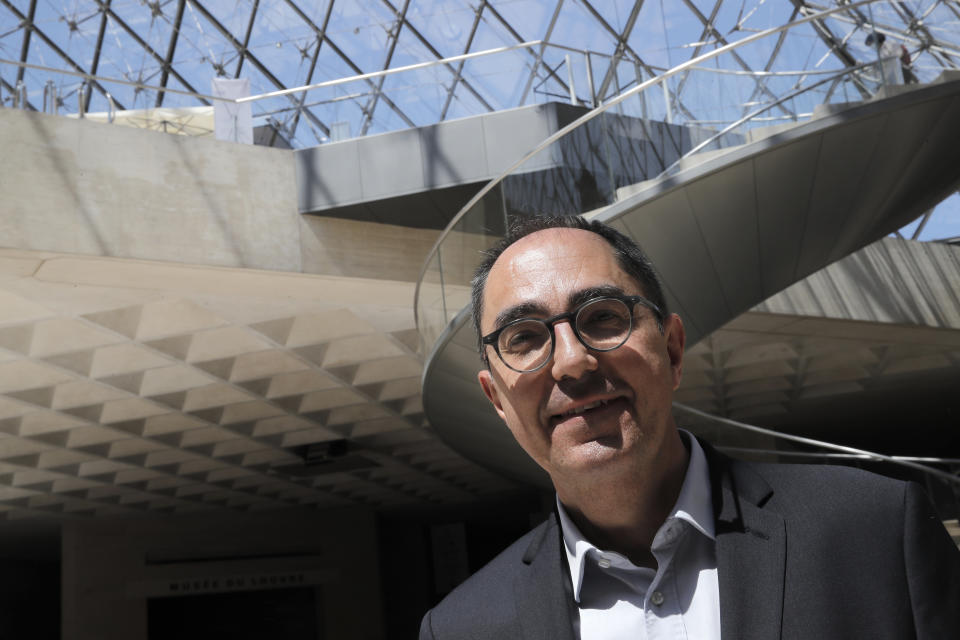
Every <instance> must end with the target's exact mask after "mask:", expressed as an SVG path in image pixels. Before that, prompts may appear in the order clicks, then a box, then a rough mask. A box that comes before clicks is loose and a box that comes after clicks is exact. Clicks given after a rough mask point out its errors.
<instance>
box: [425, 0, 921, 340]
mask: <svg viewBox="0 0 960 640" xmlns="http://www.w3.org/2000/svg"><path fill="white" fill-rule="evenodd" d="M879 1H880V0H863V1H861V2H855V3H850V4H846V5H843V6H842V7H837V8H834V9H829V10H824V11H820V12H818V13H815V14H811V15H808V16H805V17H803V18H801V19H798V20H796V21H793V22H791V23H789V24H785V25H781V26H777V27H773V28H770V29H766V30H764V31H760V32H757V33H754V34H752V35H750V36H747V37H745V38H743V39H741V40H739V41H736V42H732V43H730V44H727V45H725V46H722V47H719V48H717V49H715V50H713V51H710V52H708V53H705V54H703V55H700V56H698V57H695V58H693V59H691V60H689V61H687V62H685V63H683V64H680V65H677V66H675V67H673V68H672V69H669V70H666V71H664V72H662V73H660V74H659V75H657V76H654V77H650V78H646V79H643V80H642V81H639V82H638V83H637V84H636V85H635V86H633V87H632V88H630V89H628V90H626V91H624V92H622V93H620V94H619V95H617V96H616V97H614V98H612V99H610V100H608V101H607V102H605V103H603V104H602V105H600V106H599V107H597V108H595V109H593V110H591V111H590V112H588V113H586V114H584V115H583V116H581V117H580V118H578V119H576V120H575V121H573V122H571V123H569V124H568V125H566V126H564V127H562V128H561V129H559V130H558V131H556V132H555V133H554V134H553V135H551V136H549V137H548V138H547V139H545V140H544V141H543V142H542V143H540V144H539V145H538V146H537V147H536V148H534V149H532V150H531V151H530V152H529V153H528V154H526V155H525V156H524V157H523V158H520V159H519V160H518V161H517V162H516V163H514V164H513V165H511V166H510V167H509V168H508V169H507V170H506V171H504V172H503V173H502V174H501V175H500V176H499V177H498V178H496V179H494V180H492V181H491V182H489V183H488V184H487V185H485V186H484V187H483V188H482V189H481V190H480V191H479V192H478V193H477V194H476V195H475V196H474V197H473V198H472V199H471V200H470V201H469V202H468V203H467V204H466V206H464V207H463V208H462V209H461V210H460V211H459V212H458V213H457V214H456V215H455V216H454V218H453V219H452V221H451V222H450V224H449V225H448V226H447V227H446V228H445V229H444V231H443V232H442V233H441V234H440V236H439V238H438V239H437V241H436V243H435V244H434V246H433V248H432V249H431V251H430V253H429V254H428V256H427V259H426V261H425V263H424V266H423V268H422V270H421V275H420V278H419V280H418V283H417V289H416V292H415V297H414V314H415V318H416V323H417V328H418V330H419V332H420V336H421V340H422V347H423V349H424V351H425V352H428V351H429V350H430V349H431V348H432V346H433V345H434V343H435V342H436V340H437V339H438V338H439V336H440V335H441V334H442V332H443V331H444V329H445V328H446V327H447V325H448V323H449V322H450V321H451V320H452V319H453V317H454V316H455V315H456V313H457V312H458V311H459V310H460V309H462V308H463V307H464V306H465V305H466V304H467V302H468V300H469V284H470V278H471V276H472V273H473V269H474V268H475V267H476V265H477V264H478V263H479V261H480V258H481V252H482V251H483V250H484V249H486V248H487V247H489V246H491V245H492V244H493V243H495V242H496V241H497V240H498V239H499V238H501V237H502V236H503V234H504V230H505V229H506V228H507V227H508V226H509V224H510V221H511V219H512V218H514V217H522V216H528V215H536V214H548V213H549V214H561V215H568V214H569V215H575V214H582V215H587V216H590V215H594V214H596V213H599V211H601V210H602V209H603V208H605V207H607V206H609V205H610V204H612V203H614V202H616V201H617V200H619V199H622V198H624V197H626V196H627V195H628V194H629V193H631V192H633V191H635V190H636V189H637V185H642V184H643V183H644V182H647V181H651V180H654V179H657V178H658V177H661V176H663V175H665V174H666V173H668V172H670V171H673V170H675V169H677V168H678V167H683V166H686V164H687V163H691V162H696V161H698V160H701V159H705V158H708V157H710V154H711V152H715V151H719V150H723V149H725V148H729V147H732V146H737V145H740V144H744V143H746V142H749V141H751V140H754V139H757V138H759V137H763V136H764V135H766V134H769V133H771V132H773V131H776V129H777V128H778V127H783V126H792V125H795V124H798V123H801V122H803V121H806V120H808V119H810V118H811V117H814V116H815V115H816V114H817V112H818V110H819V111H829V107H828V106H827V107H825V106H824V105H830V104H836V103H850V102H858V101H863V100H867V99H869V98H870V97H872V96H873V95H875V94H876V93H877V92H879V91H880V90H881V89H883V87H884V79H883V74H882V73H880V71H881V69H880V65H881V64H883V62H881V61H880V60H877V59H870V60H865V61H863V62H862V63H860V64H856V65H852V66H840V63H839V62H838V61H836V60H834V61H833V62H832V63H833V64H835V65H836V66H835V68H833V69H816V68H815V69H801V70H782V69H777V70H768V71H765V72H759V73H755V72H747V71H745V70H744V68H745V67H746V66H747V61H750V60H754V59H764V60H766V59H768V58H769V49H770V48H771V47H783V46H790V44H791V42H792V41H793V40H795V39H801V40H803V39H804V38H808V37H810V36H811V34H812V26H811V25H812V23H816V22H819V21H822V20H823V19H824V18H826V17H828V16H831V15H833V14H835V13H837V12H840V11H846V10H849V9H851V8H856V7H860V6H865V5H870V4H872V3H874V2H879ZM865 33H866V32H865ZM824 60H827V58H824ZM889 62H890V61H887V63H889ZM707 65H709V66H707ZM925 74H926V76H925V77H924V78H923V79H924V80H929V79H932V78H933V77H935V76H936V75H937V73H936V71H935V70H931V69H926V70H925ZM927 76H929V77H927ZM641 77H642V74H641Z"/></svg>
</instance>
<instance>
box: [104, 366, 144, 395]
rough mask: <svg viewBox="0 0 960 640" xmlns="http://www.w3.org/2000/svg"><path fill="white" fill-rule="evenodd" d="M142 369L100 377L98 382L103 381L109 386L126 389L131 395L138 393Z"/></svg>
mask: <svg viewBox="0 0 960 640" xmlns="http://www.w3.org/2000/svg"><path fill="white" fill-rule="evenodd" d="M143 374H144V372H143V371H135V372H133V373H121V374H120V375H116V376H107V377H106V378H100V379H99V382H104V383H106V384H109V385H110V386H113V387H117V388H118V389H123V390H124V391H128V392H130V393H132V394H133V395H140V388H141V387H142V386H143Z"/></svg>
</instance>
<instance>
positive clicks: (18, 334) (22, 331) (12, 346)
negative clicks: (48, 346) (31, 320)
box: [0, 324, 33, 356]
mask: <svg viewBox="0 0 960 640" xmlns="http://www.w3.org/2000/svg"><path fill="white" fill-rule="evenodd" d="M32 343H33V325H32V324H22V325H20V326H17V327H6V328H4V329H0V347H3V348H4V349H9V350H10V351H16V352H17V353H19V354H22V355H25V356H26V355H30V345H31V344H32Z"/></svg>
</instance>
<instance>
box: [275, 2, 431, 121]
mask: <svg viewBox="0 0 960 640" xmlns="http://www.w3.org/2000/svg"><path fill="white" fill-rule="evenodd" d="M285 1H286V3H287V5H288V6H289V7H290V8H291V9H293V11H294V12H295V13H296V14H297V15H298V16H300V19H301V20H303V21H304V22H306V23H307V25H308V26H309V27H310V28H311V29H313V32H314V33H316V34H317V37H318V38H321V39H322V40H324V41H325V42H326V43H327V45H328V46H329V47H330V48H331V49H333V52H334V53H336V54H337V55H338V56H339V57H340V59H341V60H343V61H344V62H346V63H347V65H348V66H349V67H350V68H351V69H353V71H354V73H356V74H357V75H362V74H363V70H362V69H361V68H360V67H358V66H357V64H356V63H355V62H354V61H353V60H351V59H350V56H348V55H347V54H346V53H345V52H344V51H343V49H341V48H340V47H338V46H337V44H336V43H335V42H334V41H333V40H331V39H330V36H328V35H327V32H326V29H324V30H323V31H321V30H320V28H319V27H318V26H317V25H316V24H315V23H314V22H313V20H311V19H310V16H308V15H307V14H305V13H304V12H303V10H302V9H301V8H300V7H298V6H297V4H296V3H295V2H294V1H293V0H285ZM367 84H369V85H370V86H371V87H374V86H376V85H374V84H373V81H371V80H367ZM383 101H384V102H385V103H387V104H388V105H389V106H390V108H391V109H393V110H394V111H395V112H396V114H397V115H398V116H400V119H401V120H403V121H404V122H405V123H406V124H407V126H409V127H415V126H417V125H415V124H414V123H413V120H411V119H410V118H408V117H407V114H405V113H404V112H403V111H402V110H401V109H400V107H398V106H397V105H396V104H395V103H394V102H393V100H391V99H390V98H389V97H388V96H383ZM307 113H309V111H307ZM324 133H327V134H329V130H328V129H326V128H324Z"/></svg>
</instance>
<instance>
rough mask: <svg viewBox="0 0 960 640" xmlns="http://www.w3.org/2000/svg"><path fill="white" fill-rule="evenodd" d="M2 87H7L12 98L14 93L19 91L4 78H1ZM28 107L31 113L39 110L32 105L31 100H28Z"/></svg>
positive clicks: (0, 103) (0, 104)
mask: <svg viewBox="0 0 960 640" xmlns="http://www.w3.org/2000/svg"><path fill="white" fill-rule="evenodd" d="M0 87H6V89H7V92H8V93H9V94H10V95H11V96H13V95H14V93H15V92H16V90H17V88H16V87H15V86H13V85H12V84H10V83H9V82H7V81H6V80H4V79H3V77H0ZM0 106H3V103H2V102H0ZM26 107H27V109H28V110H29V111H36V110H37V108H36V107H35V106H33V105H32V104H30V100H27V104H26Z"/></svg>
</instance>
